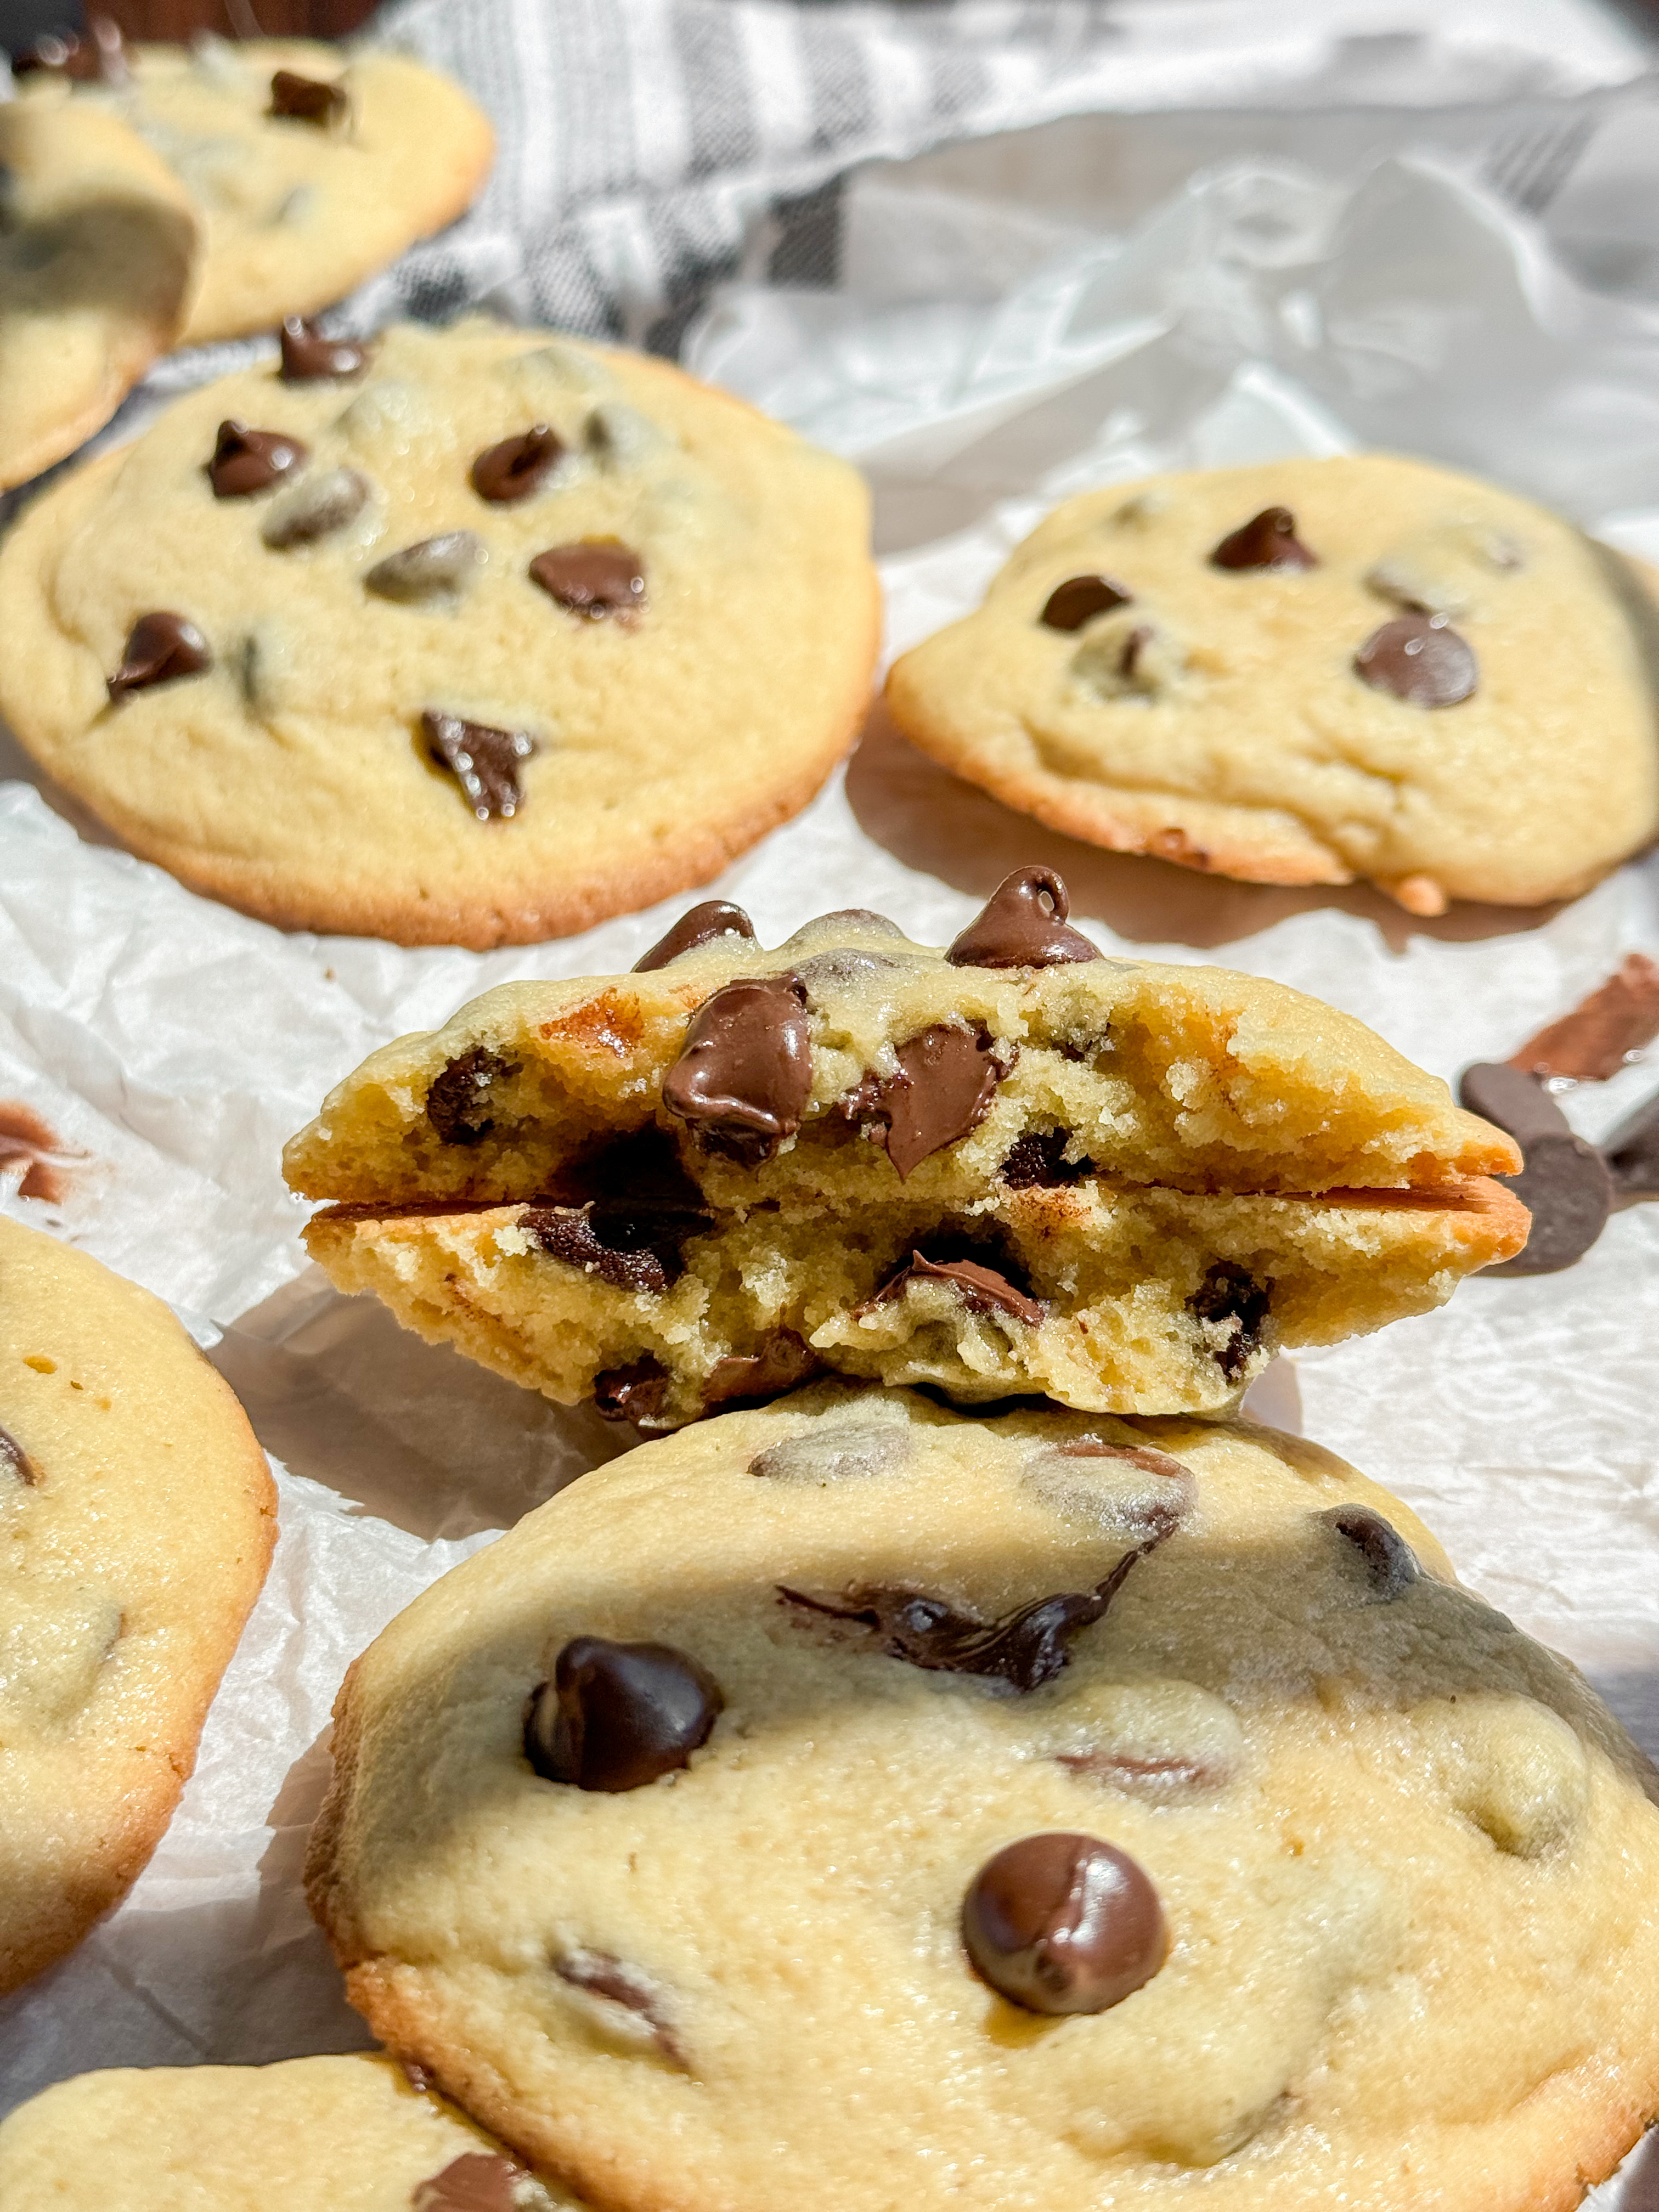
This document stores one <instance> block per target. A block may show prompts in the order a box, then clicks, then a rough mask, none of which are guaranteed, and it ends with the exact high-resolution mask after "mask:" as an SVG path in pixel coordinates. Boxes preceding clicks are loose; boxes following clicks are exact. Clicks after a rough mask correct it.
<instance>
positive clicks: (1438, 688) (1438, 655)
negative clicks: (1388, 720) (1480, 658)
mask: <svg viewBox="0 0 1659 2212" xmlns="http://www.w3.org/2000/svg"><path fill="white" fill-rule="evenodd" d="M1353 665H1354V673H1355V674H1356V675H1357V676H1358V677H1359V678H1361V679H1362V680H1363V681H1364V683H1367V684H1370V686H1371V688H1372V690H1375V691H1391V692H1392V693H1393V694H1394V696H1395V698H1396V699H1403V700H1404V701H1405V702H1406V703H1407V706H1409V707H1455V706H1456V705H1457V704H1458V703H1459V702H1460V701H1462V700H1464V699H1467V698H1468V696H1469V695H1470V694H1471V692H1473V691H1474V688H1475V686H1476V684H1478V683H1479V682H1480V668H1479V665H1478V664H1477V663H1476V660H1475V658H1474V651H1473V648H1472V647H1470V645H1469V643H1468V640H1467V639H1465V638H1462V637H1460V636H1459V635H1458V634H1457V632H1456V631H1455V629H1451V628H1449V625H1448V623H1447V622H1446V618H1445V617H1444V616H1443V615H1400V616H1397V617H1395V620H1394V621H1393V622H1386V623H1383V627H1382V629H1376V630H1373V631H1372V632H1371V634H1370V636H1369V637H1368V638H1367V639H1366V640H1365V642H1364V645H1362V646H1361V647H1360V648H1359V650H1358V653H1356V654H1355V655H1354V660H1353Z"/></svg>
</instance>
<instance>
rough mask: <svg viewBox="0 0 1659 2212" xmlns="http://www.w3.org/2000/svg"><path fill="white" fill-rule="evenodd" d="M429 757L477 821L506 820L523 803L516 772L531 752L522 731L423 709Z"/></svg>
mask: <svg viewBox="0 0 1659 2212" xmlns="http://www.w3.org/2000/svg"><path fill="white" fill-rule="evenodd" d="M421 727H422V730H423V731H424V732H426V741H427V745H428V749H429V750H430V751H431V754H432V757H433V758H434V760H435V761H436V762H437V763H439V765H440V766H441V767H443V768H447V769H448V770H449V772H450V774H451V775H453V777H454V778H455V780H456V781H457V782H458V783H459V785H460V787H461V789H462V790H463V791H464V792H465V793H466V795H467V798H468V799H469V801H470V802H471V807H472V811H473V812H474V813H475V814H476V815H477V817H478V819H479V821H480V822H494V821H498V820H500V821H510V820H511V818H512V817H513V815H515V814H516V813H517V812H518V811H519V809H520V807H521V806H522V805H524V786H523V783H522V781H520V774H519V771H520V769H521V767H522V766H523V764H524V763H525V762H526V761H527V760H528V759H529V758H530V757H531V756H532V754H533V753H534V751H535V750H536V740H535V739H534V738H532V737H527V736H526V733H525V732H524V731H522V730H495V729H491V728H490V726H489V724H488V723H487V722H464V721H463V720H461V718H460V716H459V714H440V713H438V712H437V711H436V710H435V708H428V710H427V712H426V713H425V714H422V717H421Z"/></svg>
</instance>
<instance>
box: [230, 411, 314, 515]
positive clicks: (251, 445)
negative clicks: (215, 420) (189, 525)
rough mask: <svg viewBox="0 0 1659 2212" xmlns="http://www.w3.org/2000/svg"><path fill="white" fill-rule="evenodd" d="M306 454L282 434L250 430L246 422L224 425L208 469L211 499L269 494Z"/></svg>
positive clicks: (305, 448) (293, 440) (296, 466)
mask: <svg viewBox="0 0 1659 2212" xmlns="http://www.w3.org/2000/svg"><path fill="white" fill-rule="evenodd" d="M307 450H308V449H307V447H304V446H302V445H301V443H300V441H299V440H298V439H297V438H290V437H289V436H288V435H287V434H286V433H285V432H283V431H282V430H250V429H249V428H248V427H247V425H246V422H229V421H227V422H222V423H221V424H220V425H219V436H218V441H217V443H216V445H215V447H214V448H213V459H211V460H210V462H209V463H208V465H207V472H208V480H209V482H210V483H211V484H212V486H213V496H214V497H215V499H246V498H248V497H249V496H250V495H252V493H254V492H256V491H268V490H269V489H270V487H271V485H272V484H274V483H276V482H277V480H278V479H279V478H280V477H285V476H287V475H288V474H289V471H291V470H294V469H297V468H298V467H299V465H300V464H301V462H302V461H303V460H304V459H305V458H306V454H307Z"/></svg>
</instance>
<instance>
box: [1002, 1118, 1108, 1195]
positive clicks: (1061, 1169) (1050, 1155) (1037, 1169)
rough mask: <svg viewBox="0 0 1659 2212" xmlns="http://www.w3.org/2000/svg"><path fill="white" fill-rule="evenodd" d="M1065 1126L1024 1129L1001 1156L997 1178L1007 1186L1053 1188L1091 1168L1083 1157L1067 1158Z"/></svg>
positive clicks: (1028, 1188) (1078, 1177) (1067, 1133)
mask: <svg viewBox="0 0 1659 2212" xmlns="http://www.w3.org/2000/svg"><path fill="white" fill-rule="evenodd" d="M1069 1134H1070V1132H1069V1131H1067V1130H1065V1129H1028V1130H1027V1131H1026V1132H1025V1134H1024V1136H1023V1137H1017V1138H1016V1139H1014V1141H1013V1143H1012V1145H1011V1146H1009V1147H1008V1150H1007V1152H1006V1153H1005V1154H1004V1156H1003V1161H1002V1165H1001V1166H1000V1168H999V1169H998V1170H997V1180H998V1182H1000V1183H1002V1184H1004V1185H1005V1186H1006V1188H1008V1189H1009V1190H1054V1189H1058V1188H1060V1187H1061V1186H1062V1185H1063V1184H1066V1183H1072V1182H1080V1181H1081V1180H1082V1178H1083V1177H1084V1176H1086V1175H1088V1174H1089V1173H1090V1172H1091V1170H1090V1164H1089V1162H1088V1161H1087V1160H1068V1159H1067V1158H1066V1142H1067V1139H1068V1137H1069Z"/></svg>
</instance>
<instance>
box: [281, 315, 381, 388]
mask: <svg viewBox="0 0 1659 2212" xmlns="http://www.w3.org/2000/svg"><path fill="white" fill-rule="evenodd" d="M277 336H278V338H279V339H280V341H281V343H282V348H283V368H282V376H283V383H284V384H322V383H325V382H331V381H334V380H339V379H343V378H345V377H349V376H361V375H362V373H363V371H364V370H365V369H366V368H368V362H369V356H370V353H371V351H372V349H371V348H370V347H368V346H366V345H364V344H363V343H362V341H361V340H360V339H357V338H330V337H324V335H323V333H322V331H320V330H319V328H318V326H317V325H316V324H315V323H313V322H307V319H305V317H304V316H303V315H289V316H286V317H285V318H284V319H283V327H282V329H281V330H280V331H278V333H277Z"/></svg>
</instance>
